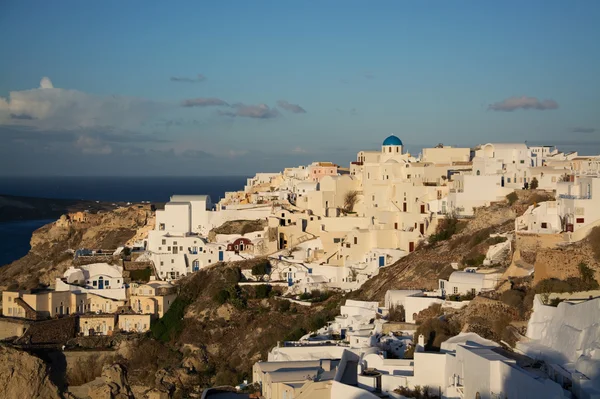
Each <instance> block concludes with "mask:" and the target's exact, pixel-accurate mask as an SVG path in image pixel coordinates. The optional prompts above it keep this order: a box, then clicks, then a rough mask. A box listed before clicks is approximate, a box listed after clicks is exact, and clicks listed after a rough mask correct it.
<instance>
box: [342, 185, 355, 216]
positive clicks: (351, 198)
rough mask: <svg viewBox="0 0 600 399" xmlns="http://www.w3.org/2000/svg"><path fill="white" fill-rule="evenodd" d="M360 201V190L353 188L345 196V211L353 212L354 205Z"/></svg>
mask: <svg viewBox="0 0 600 399" xmlns="http://www.w3.org/2000/svg"><path fill="white" fill-rule="evenodd" d="M357 202H358V191H356V190H351V191H348V192H347V193H346V195H345V196H344V211H345V212H353V211H354V206H355V205H356V203H357Z"/></svg>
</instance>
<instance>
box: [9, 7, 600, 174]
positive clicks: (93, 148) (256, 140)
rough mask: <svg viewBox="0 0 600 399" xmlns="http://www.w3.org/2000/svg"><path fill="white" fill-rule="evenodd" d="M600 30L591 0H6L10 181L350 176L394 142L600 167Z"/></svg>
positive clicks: (599, 14)
mask: <svg viewBox="0 0 600 399" xmlns="http://www.w3.org/2000/svg"><path fill="white" fill-rule="evenodd" d="M317 4H318V5H317ZM599 19H600V2H597V1H592V0H590V1H577V2H565V1H527V2H522V1H504V2H482V1H453V2H448V1H427V2H423V1H414V2H411V1H393V2H392V1H390V2H387V1H381V2H366V1H344V2H342V1H329V2H319V3H316V2H315V3H313V2H281V1H279V2H274V1H273V2H271V1H251V2H242V1H218V2H214V1H187V2H184V1H174V2H169V3H167V2H151V1H148V2H141V1H127V2H121V1H102V2H82V1H57V2H44V1H33V2H31V1H4V2H2V3H0V51H1V54H2V60H3V61H2V62H0V139H2V143H3V145H2V146H0V174H1V175H14V174H22V175H119V174H122V175H218V174H249V173H254V172H256V171H260V170H264V171H267V170H268V171H270V170H278V169H281V168H282V167H283V166H286V165H288V166H291V165H295V164H300V163H307V162H310V161H313V160H332V161H335V162H339V163H343V164H346V163H347V162H349V161H351V160H353V158H354V157H355V154H356V152H357V151H358V150H360V149H370V148H377V147H378V146H379V145H380V143H381V141H382V140H383V138H385V137H386V136H387V135H389V134H392V133H394V134H396V135H398V136H399V137H401V138H402V139H403V141H404V142H405V144H406V145H407V147H408V148H409V150H411V151H413V152H418V151H419V149H420V148H422V147H423V146H432V145H435V144H437V143H440V142H442V143H445V144H447V145H454V144H456V145H466V146H474V145H476V144H479V143H483V142H489V141H519V142H522V141H525V140H527V141H528V142H531V143H544V144H557V145H558V146H559V149H564V150H579V151H580V152H581V153H583V154H589V153H599V152H600V133H599V132H600V78H599V75H598V72H597V71H600V46H598V39H599V38H600V31H599V29H598V25H597V21H598V20H599ZM43 77H47V78H48V80H45V83H44V85H43V87H44V88H40V81H41V79H42V78H43ZM183 104H187V105H193V106H183Z"/></svg>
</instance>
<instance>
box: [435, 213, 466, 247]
mask: <svg viewBox="0 0 600 399" xmlns="http://www.w3.org/2000/svg"><path fill="white" fill-rule="evenodd" d="M458 229H459V222H458V219H457V218H456V216H455V215H452V216H450V217H448V218H446V219H442V220H440V221H439V222H438V225H437V228H436V230H435V234H432V235H430V236H429V243H430V244H435V243H437V242H439V241H444V240H447V239H449V238H450V237H452V236H453V235H454V234H456V233H457V232H458Z"/></svg>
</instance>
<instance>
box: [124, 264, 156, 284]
mask: <svg viewBox="0 0 600 399" xmlns="http://www.w3.org/2000/svg"><path fill="white" fill-rule="evenodd" d="M150 276H152V269H151V268H149V267H147V268H145V269H141V270H132V271H130V272H129V277H130V278H131V281H138V282H144V283H147V282H148V281H150Z"/></svg>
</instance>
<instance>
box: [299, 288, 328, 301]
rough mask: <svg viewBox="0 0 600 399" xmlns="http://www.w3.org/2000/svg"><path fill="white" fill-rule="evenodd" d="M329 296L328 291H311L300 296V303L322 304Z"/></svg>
mask: <svg viewBox="0 0 600 399" xmlns="http://www.w3.org/2000/svg"><path fill="white" fill-rule="evenodd" d="M330 296H331V293H330V292H329V291H321V290H312V291H311V292H304V293H302V294H300V300H301V301H310V302H324V301H326V300H327V298H329V297H330Z"/></svg>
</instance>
